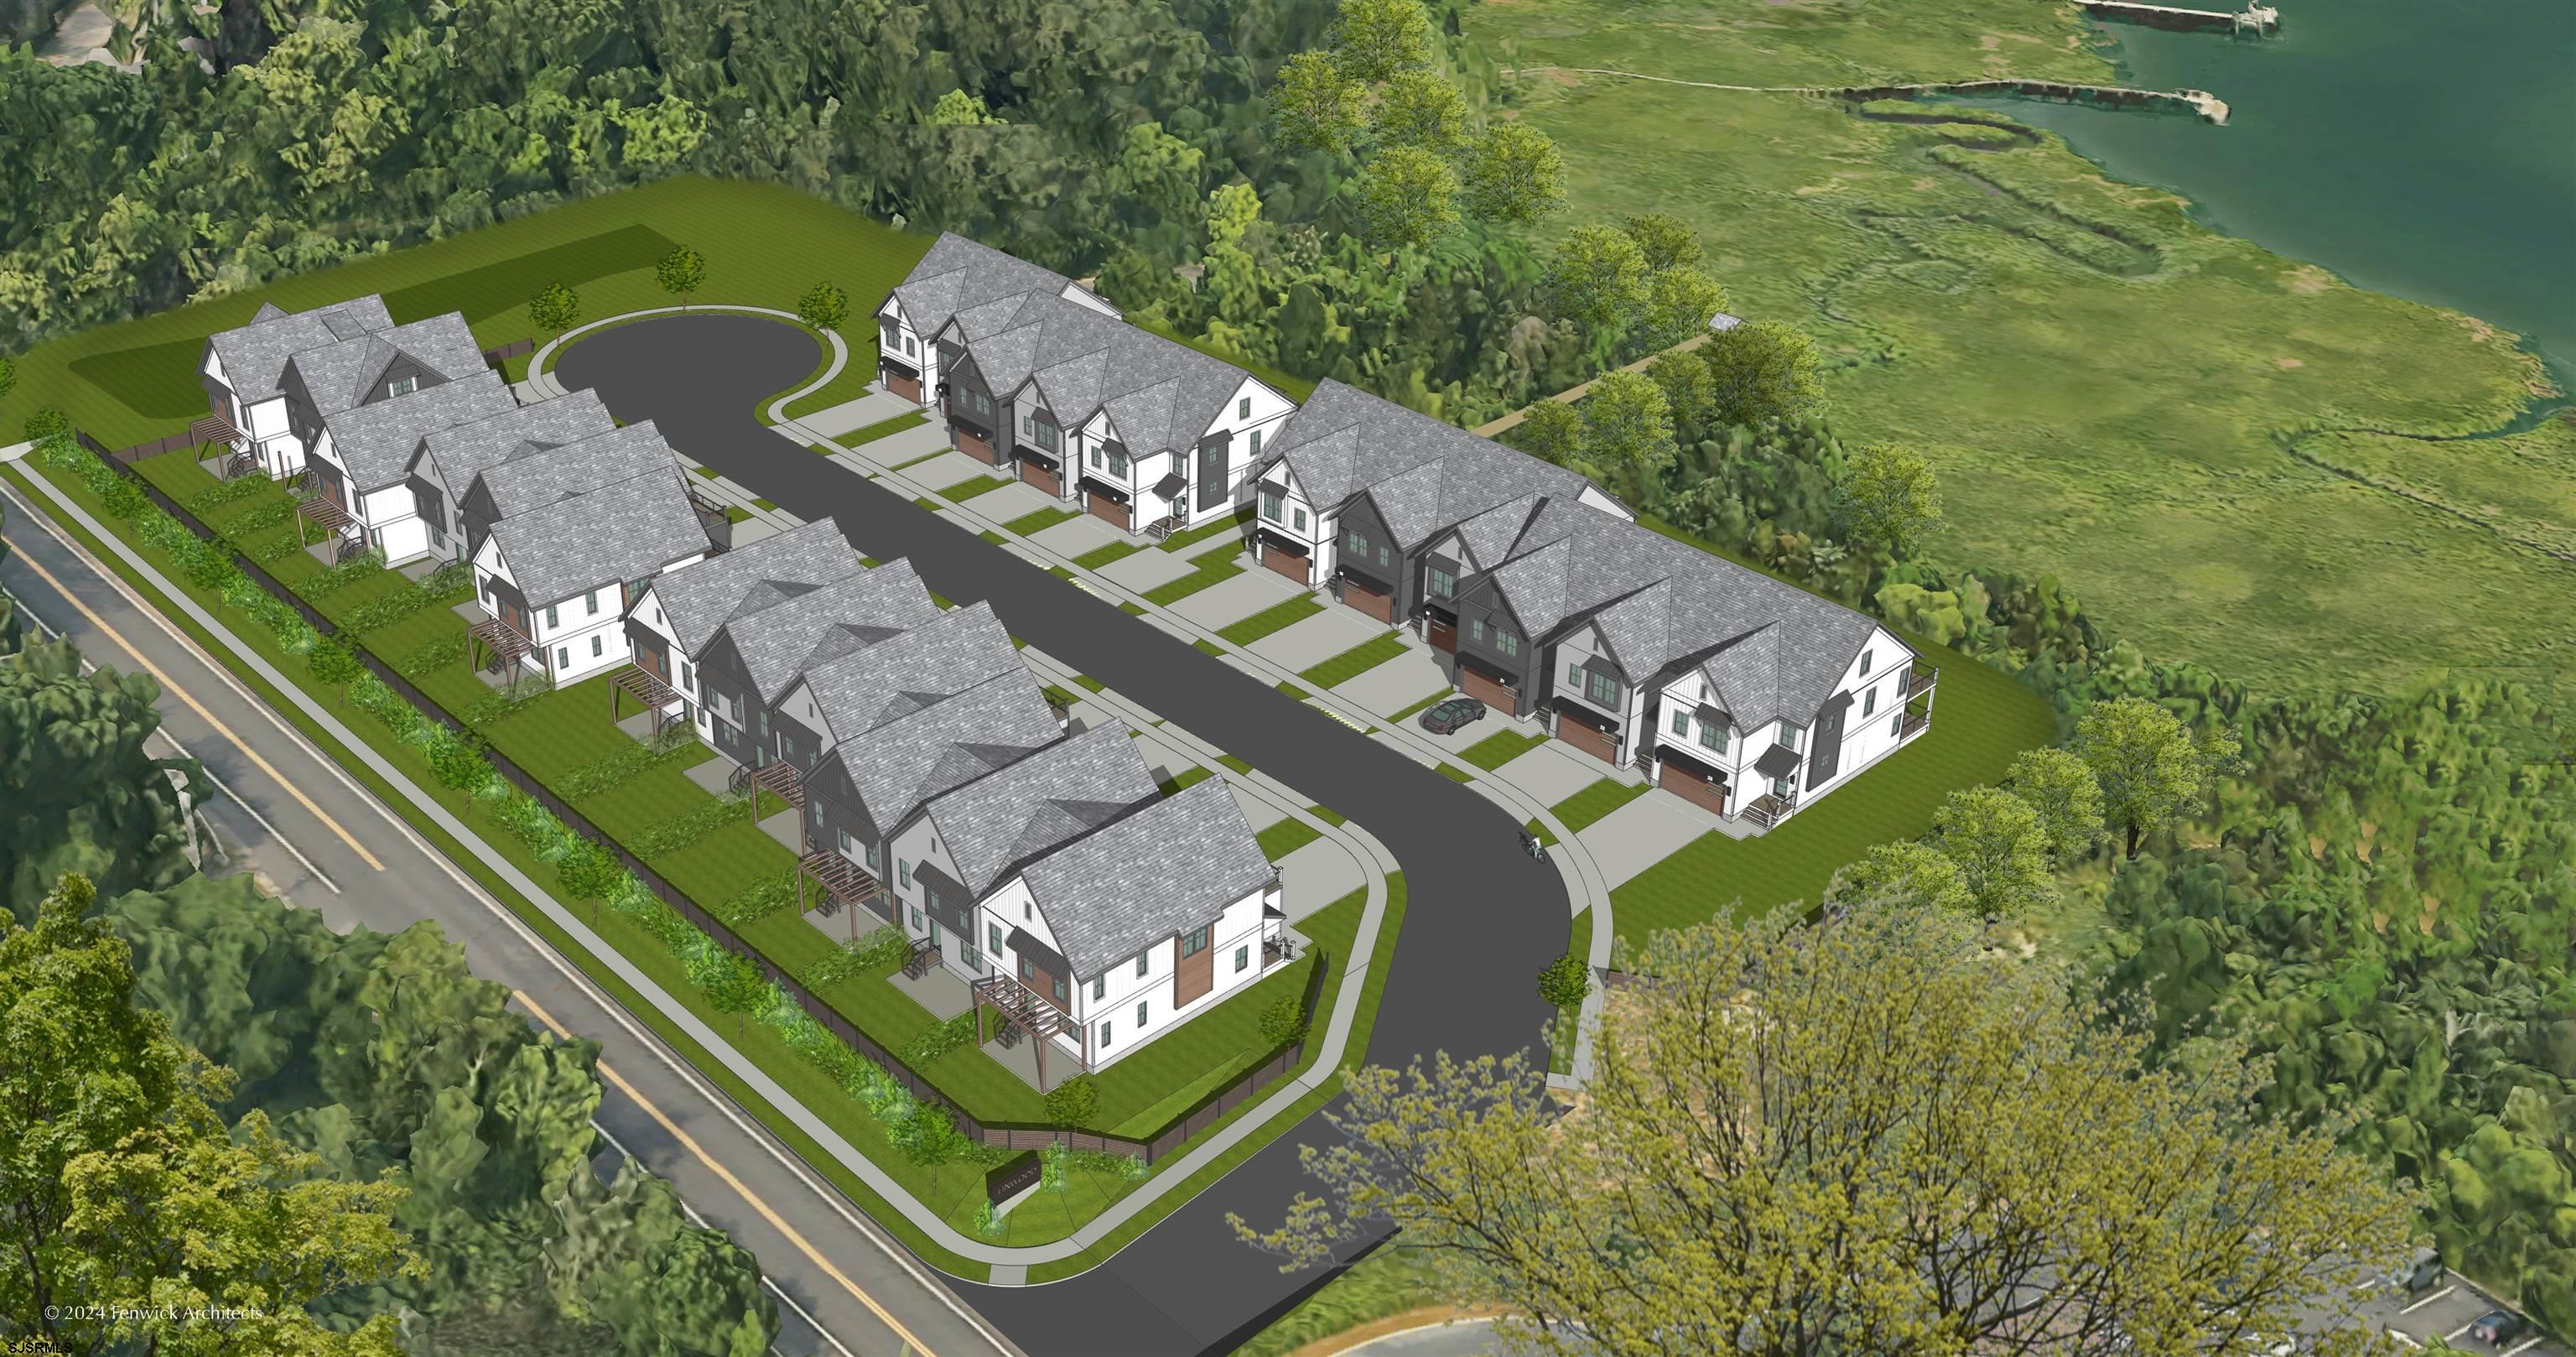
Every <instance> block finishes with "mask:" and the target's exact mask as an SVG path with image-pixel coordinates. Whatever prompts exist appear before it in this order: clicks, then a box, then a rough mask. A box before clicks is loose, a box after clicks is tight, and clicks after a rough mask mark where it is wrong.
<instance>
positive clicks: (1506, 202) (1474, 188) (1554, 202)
mask: <svg viewBox="0 0 2576 1357" xmlns="http://www.w3.org/2000/svg"><path fill="white" fill-rule="evenodd" d="M1459 181H1460V184H1461V186H1462V187H1463V189H1464V191H1465V194H1466V206H1467V210H1468V211H1469V212H1471V213H1473V214H1475V215H1476V216H1479V217H1482V218H1484V219H1485V220H1486V221H1491V222H1500V223H1502V224H1504V225H1507V226H1530V225H1534V224H1536V223H1537V221H1538V219H1539V218H1541V217H1543V216H1546V215H1547V214H1548V213H1550V212H1553V211H1555V210H1556V209H1557V208H1558V207H1560V206H1562V205H1563V204H1564V202H1565V157H1564V156H1562V155H1560V154H1558V153H1557V149H1556V143H1555V142H1554V141H1553V140H1551V139H1549V137H1548V135H1547V134H1546V133H1544V132H1541V131H1539V130H1538V129H1537V128H1535V127H1532V126H1530V125H1529V124H1527V123H1522V122H1498V123H1495V124H1494V125H1493V126H1491V127H1488V128H1486V129H1485V135H1483V136H1481V137H1478V138H1477V139H1476V142H1475V144H1474V145H1472V146H1470V147H1468V148H1467V156H1466V161H1465V163H1464V164H1463V165H1461V166H1460V168H1459Z"/></svg>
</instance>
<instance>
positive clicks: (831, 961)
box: [796, 935, 873, 994]
mask: <svg viewBox="0 0 2576 1357" xmlns="http://www.w3.org/2000/svg"><path fill="white" fill-rule="evenodd" d="M871 936H873V935H871ZM867 969H868V964H867V961H866V959H865V958H863V957H861V956H860V955H859V940H858V939H856V938H853V939H851V940H850V941H848V942H845V943H842V944H840V945H839V946H837V947H834V948H833V949H832V950H831V951H829V952H826V953H824V954H823V956H822V957H821V958H820V959H818V960H816V961H815V962H814V964H813V965H811V966H808V967H806V968H805V973H804V974H803V975H800V976H798V977H796V982H797V983H798V984H801V985H803V986H804V987H805V988H807V989H809V990H812V991H814V992H816V993H818V994H819V993H821V992H822V991H824V990H827V989H830V988H831V987H832V986H834V985H837V984H839V983H841V982H842V981H844V980H847V979H849V978H850V977H852V976H854V975H858V974H860V973H861V972H864V971H865V970H867Z"/></svg>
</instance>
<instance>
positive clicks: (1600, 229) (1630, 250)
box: [1548, 226, 1647, 330]
mask: <svg viewBox="0 0 2576 1357" xmlns="http://www.w3.org/2000/svg"><path fill="white" fill-rule="evenodd" d="M1646 277H1647V270H1646V254H1645V251H1643V250H1640V249H1638V248H1637V242H1635V241H1633V240H1630V239H1629V238H1628V233H1627V232H1625V231H1621V230H1619V229H1617V228H1615V227H1609V226H1578V227H1575V228H1574V229H1573V230H1571V231H1568V232H1566V233H1565V239H1564V241H1563V242H1561V243H1560V244H1558V245H1557V247H1556V266H1555V268H1554V269H1552V270H1551V271H1550V272H1549V274H1548V298H1549V301H1550V302H1551V304H1552V305H1553V306H1554V307H1555V309H1556V314H1557V315H1559V316H1561V317H1564V318H1565V319H1567V320H1571V321H1573V322H1575V323H1576V324H1579V325H1581V326H1583V327H1584V328H1586V329H1590V330H1616V329H1622V328H1625V327H1626V326H1627V325H1628V323H1629V322H1630V321H1632V320H1633V319H1635V316H1636V313H1637V311H1638V310H1639V309H1641V308H1642V307H1644V306H1645V304H1646Z"/></svg>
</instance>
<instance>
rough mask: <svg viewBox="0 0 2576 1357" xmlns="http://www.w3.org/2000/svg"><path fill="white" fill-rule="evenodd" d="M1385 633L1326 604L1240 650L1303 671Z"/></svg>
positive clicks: (1382, 626) (1377, 625)
mask: <svg viewBox="0 0 2576 1357" xmlns="http://www.w3.org/2000/svg"><path fill="white" fill-rule="evenodd" d="M1385 634H1386V624H1385V623H1384V622H1380V621H1378V620H1377V619H1376V618H1374V617H1362V616H1360V615H1359V614H1358V613H1355V612H1352V611H1351V610H1350V609H1348V608H1337V607H1334V606H1332V605H1330V604H1327V605H1325V608H1324V610H1323V611H1322V612H1320V613H1317V614H1315V615H1314V616H1313V617H1309V618H1307V619H1306V620H1305V621H1303V622H1298V623H1295V624H1293V625H1291V626H1286V627H1282V628H1280V629H1279V630H1277V631H1274V632H1272V633H1270V634H1269V635H1267V636H1264V637H1262V638H1261V639H1260V640H1258V641H1255V642H1253V643H1252V644H1251V645H1248V646H1246V647H1244V649H1246V650H1249V651H1251V652H1252V653H1253V654H1255V655H1258V656H1260V657H1261V658H1263V659H1265V660H1268V661H1270V662H1271V663H1272V664H1275V665H1279V666H1281V667H1282V668H1286V669H1292V670H1295V669H1305V668H1308V667H1310V666H1313V665H1318V664H1322V663H1323V662H1324V661H1326V660H1329V659H1331V658H1333V657H1334V656H1335V655H1339V654H1341V653H1342V652H1343V651H1345V650H1348V649H1350V648H1351V647H1353V646H1355V645H1358V644H1360V643H1361V642H1363V641H1366V640H1368V639H1369V638H1371V637H1374V636H1383V635H1385Z"/></svg>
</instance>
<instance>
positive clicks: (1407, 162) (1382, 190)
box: [1359, 0, 1458, 249]
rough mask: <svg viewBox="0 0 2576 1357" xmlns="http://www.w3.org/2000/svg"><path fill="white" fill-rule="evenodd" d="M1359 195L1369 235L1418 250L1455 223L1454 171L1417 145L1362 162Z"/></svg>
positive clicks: (1382, 152)
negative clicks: (1363, 163)
mask: <svg viewBox="0 0 2576 1357" xmlns="http://www.w3.org/2000/svg"><path fill="white" fill-rule="evenodd" d="M1405 3H1408V4H1410V3H1412V0H1405ZM1359 200H1360V217H1361V220H1363V221H1364V222H1366V223H1367V225H1368V232H1369V238H1370V239H1371V240H1373V241H1376V242H1378V243H1380V244H1384V245H1394V246H1405V247H1411V248H1414V249H1420V248H1421V247H1423V246H1425V245H1428V244H1430V243H1431V242H1433V241H1435V240H1438V239H1439V238H1440V237H1441V236H1443V235H1446V234H1448V231H1449V228H1450V227H1451V226H1453V225H1455V224H1456V223H1457V221H1458V201H1457V200H1458V175H1457V172H1456V171H1454V170H1451V169H1450V168H1449V164H1448V162H1447V161H1444V160H1442V159H1441V158H1440V157H1438V156H1436V155H1433V154H1431V153H1430V152H1429V151H1426V150H1423V149H1422V148H1421V147H1419V146H1390V147H1388V148H1387V149H1385V150H1383V151H1380V152H1379V153H1378V154H1377V155H1376V156H1374V157H1372V158H1371V159H1370V160H1369V162H1368V164H1366V165H1364V166H1361V167H1360V182H1359Z"/></svg>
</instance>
